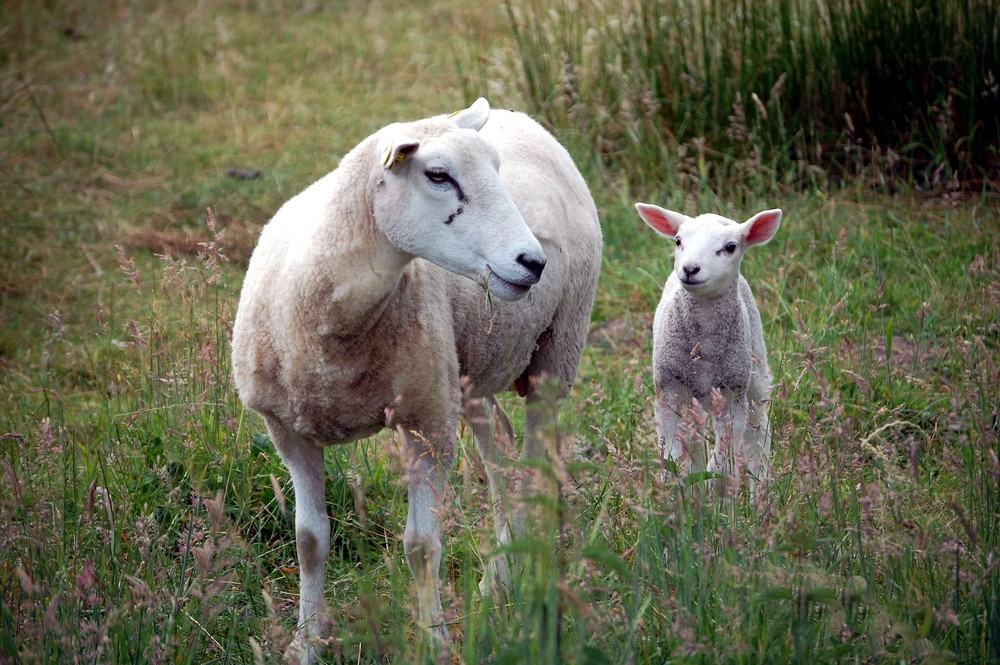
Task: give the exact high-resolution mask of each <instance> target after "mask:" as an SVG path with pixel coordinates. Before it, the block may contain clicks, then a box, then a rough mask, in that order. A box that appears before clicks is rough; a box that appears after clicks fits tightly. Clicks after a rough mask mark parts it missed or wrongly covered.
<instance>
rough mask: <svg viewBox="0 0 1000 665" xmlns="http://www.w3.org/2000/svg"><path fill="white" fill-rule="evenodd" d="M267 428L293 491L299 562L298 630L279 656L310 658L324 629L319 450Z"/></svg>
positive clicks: (324, 534) (324, 521)
mask: <svg viewBox="0 0 1000 665" xmlns="http://www.w3.org/2000/svg"><path fill="white" fill-rule="evenodd" d="M267 429H268V431H269V432H270V434H271V440H272V441H274V445H275V448H276V449H277V450H278V454H279V455H280V456H281V460H282V461H283V462H284V463H285V466H286V467H287V468H288V472H289V474H290V475H291V477H292V486H293V489H294V492H295V544H296V549H297V551H298V560H299V630H298V632H297V633H296V636H295V639H294V640H293V641H292V644H291V645H290V646H289V648H288V652H287V653H286V654H285V657H286V660H288V661H289V662H297V663H300V664H301V665H307V664H310V663H314V662H315V661H316V647H315V642H316V641H317V640H318V639H322V638H325V637H326V635H325V634H324V633H325V632H327V631H328V627H322V626H321V622H322V621H323V620H324V619H325V618H326V617H325V610H326V605H325V602H324V599H323V583H324V580H325V577H326V576H325V573H326V559H327V556H328V555H329V553H330V518H329V516H328V515H327V512H326V496H325V490H324V486H325V480H326V479H325V477H324V466H323V448H322V447H320V446H317V445H314V444H312V443H309V442H308V441H306V440H305V439H303V438H302V437H300V436H298V435H297V434H295V433H293V432H291V431H289V430H288V429H287V428H285V427H284V426H282V425H281V424H279V423H277V422H276V421H273V420H271V419H268V420H267Z"/></svg>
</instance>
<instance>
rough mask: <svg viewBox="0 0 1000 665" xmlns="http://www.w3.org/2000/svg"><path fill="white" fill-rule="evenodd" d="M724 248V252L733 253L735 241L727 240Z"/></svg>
mask: <svg viewBox="0 0 1000 665" xmlns="http://www.w3.org/2000/svg"><path fill="white" fill-rule="evenodd" d="M725 250H726V254H732V253H734V252H735V251H736V243H735V242H733V241H732V240H730V241H729V242H727V243H726V247H725Z"/></svg>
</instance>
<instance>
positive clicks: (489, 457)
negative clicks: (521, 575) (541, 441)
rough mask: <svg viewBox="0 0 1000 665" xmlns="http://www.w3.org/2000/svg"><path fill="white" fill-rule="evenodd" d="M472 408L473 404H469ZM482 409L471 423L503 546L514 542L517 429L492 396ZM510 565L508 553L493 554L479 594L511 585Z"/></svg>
mask: <svg viewBox="0 0 1000 665" xmlns="http://www.w3.org/2000/svg"><path fill="white" fill-rule="evenodd" d="M467 406H468V408H470V409H471V408H472V406H471V405H467ZM482 407H483V409H482V411H481V412H474V413H471V414H469V418H468V423H469V426H470V427H471V428H472V434H473V438H474V439H475V440H476V448H477V449H478V450H479V456H480V458H482V460H483V466H484V467H485V469H486V480H487V482H488V484H489V493H490V506H491V508H492V510H493V527H494V529H495V531H496V539H497V545H498V546H500V547H502V546H504V545H507V544H509V543H510V541H511V536H510V517H509V510H508V505H507V504H508V502H509V501H510V498H511V488H510V482H509V476H508V474H509V463H510V461H511V460H512V459H514V452H515V451H516V447H515V445H514V429H513V427H511V424H510V419H509V418H508V417H507V414H506V413H505V412H504V410H503V408H502V407H501V406H500V404H499V402H497V399H496V397H494V396H492V395H490V396H489V397H486V398H485V399H483V401H482ZM510 585H511V576H510V565H509V563H508V561H507V557H506V555H493V556H492V557H490V560H489V562H487V564H486V569H485V570H484V571H483V579H482V580H481V581H480V583H479V593H480V594H481V595H483V596H487V595H490V594H491V593H497V592H503V591H505V590H507V589H509V588H510Z"/></svg>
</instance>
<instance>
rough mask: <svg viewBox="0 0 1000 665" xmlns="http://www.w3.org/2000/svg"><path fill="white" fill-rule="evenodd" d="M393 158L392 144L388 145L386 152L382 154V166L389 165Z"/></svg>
mask: <svg viewBox="0 0 1000 665" xmlns="http://www.w3.org/2000/svg"><path fill="white" fill-rule="evenodd" d="M391 159H392V146H391V145H390V146H387V147H386V149H385V154H384V155H382V166H389V161H390V160H391Z"/></svg>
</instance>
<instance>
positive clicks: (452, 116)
mask: <svg viewBox="0 0 1000 665" xmlns="http://www.w3.org/2000/svg"><path fill="white" fill-rule="evenodd" d="M464 110H465V109H458V110H457V111H455V112H454V113H451V114H449V115H448V117H449V118H454V117H455V116H456V115H458V114H459V113H461V112H462V111H464Z"/></svg>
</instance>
